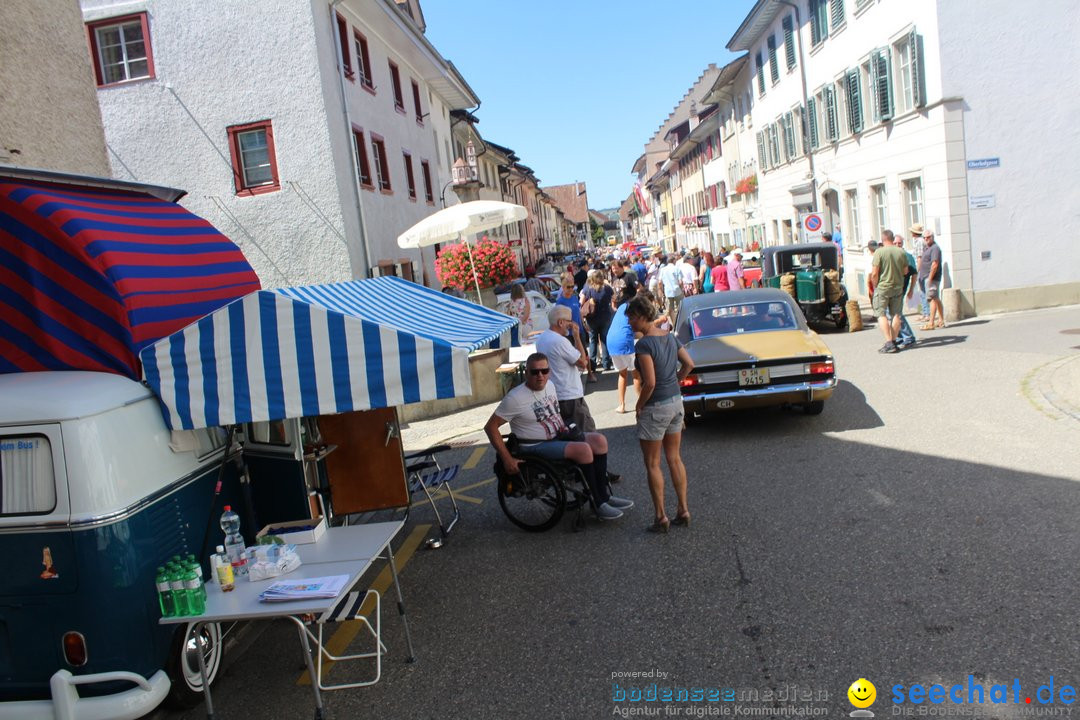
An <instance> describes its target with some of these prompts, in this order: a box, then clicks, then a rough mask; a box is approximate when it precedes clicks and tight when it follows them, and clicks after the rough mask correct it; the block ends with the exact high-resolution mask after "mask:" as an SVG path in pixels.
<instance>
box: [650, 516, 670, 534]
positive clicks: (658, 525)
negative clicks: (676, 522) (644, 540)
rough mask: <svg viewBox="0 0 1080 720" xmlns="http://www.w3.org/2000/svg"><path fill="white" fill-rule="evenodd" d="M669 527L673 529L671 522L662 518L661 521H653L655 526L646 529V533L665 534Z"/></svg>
mask: <svg viewBox="0 0 1080 720" xmlns="http://www.w3.org/2000/svg"><path fill="white" fill-rule="evenodd" d="M669 527H671V521H670V520H668V519H667V518H666V517H665V518H660V519H659V520H653V524H652V525H650V526H649V527H647V528H645V530H646V532H651V533H661V534H663V533H666V532H667V531H668V528H669Z"/></svg>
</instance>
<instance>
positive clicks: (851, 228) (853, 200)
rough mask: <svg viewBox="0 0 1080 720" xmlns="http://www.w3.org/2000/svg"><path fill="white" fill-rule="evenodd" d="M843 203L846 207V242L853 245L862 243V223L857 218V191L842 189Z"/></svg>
mask: <svg viewBox="0 0 1080 720" xmlns="http://www.w3.org/2000/svg"><path fill="white" fill-rule="evenodd" d="M844 205H845V206H846V208H847V232H845V233H844V235H846V236H847V239H848V243H849V244H850V245H852V246H853V247H859V246H861V245H862V239H861V238H862V224H861V222H860V218H859V191H858V189H857V188H851V189H850V190H845V191H844Z"/></svg>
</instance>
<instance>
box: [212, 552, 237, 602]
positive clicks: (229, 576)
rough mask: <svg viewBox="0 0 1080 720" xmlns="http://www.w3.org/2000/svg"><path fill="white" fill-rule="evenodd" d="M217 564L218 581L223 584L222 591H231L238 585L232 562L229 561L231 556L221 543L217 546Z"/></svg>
mask: <svg viewBox="0 0 1080 720" xmlns="http://www.w3.org/2000/svg"><path fill="white" fill-rule="evenodd" d="M214 564H215V565H216V566H217V581H218V585H220V586H221V592H229V591H230V590H232V589H233V588H235V587H236V583H235V576H234V575H233V569H232V563H231V562H229V556H228V555H226V554H225V548H224V547H223V546H221V545H218V546H217V556H216V562H215V563H214Z"/></svg>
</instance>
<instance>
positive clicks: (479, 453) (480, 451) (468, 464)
mask: <svg viewBox="0 0 1080 720" xmlns="http://www.w3.org/2000/svg"><path fill="white" fill-rule="evenodd" d="M487 451H488V449H487V446H483V447H478V448H476V449H475V450H473V451H472V455H470V456H469V459H468V460H466V461H465V464H464V465H462V466H461V467H462V468H464V469H465V470H472V469H473V468H474V467H476V466H477V465H479V464H480V461H481V460H482V459H483V458H484V455H485V454H487Z"/></svg>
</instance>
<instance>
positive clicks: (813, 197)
mask: <svg viewBox="0 0 1080 720" xmlns="http://www.w3.org/2000/svg"><path fill="white" fill-rule="evenodd" d="M775 1H776V2H778V3H780V4H781V5H787V6H788V7H789V8H793V9H794V10H795V42H797V43H798V44H799V74H800V75H801V76H802V108H803V109H802V113H801V114H802V124H803V128H804V129H803V133H804V136H805V132H806V131H805V128H806V123H807V120H806V111H807V110H808V109H809V107H810V100H809V97H808V96H807V94H806V62H805V61H804V57H803V44H802V21H801V20H800V19H799V6H798V5H796V4H795V3H793V2H791V0H775ZM806 150H807V153H806V159H807V160H809V161H810V209H811V210H812V211H813V212H817V211H818V202H817V174H816V173H815V172H814V148H812V147H810V143H809V142H808V143H806Z"/></svg>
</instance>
